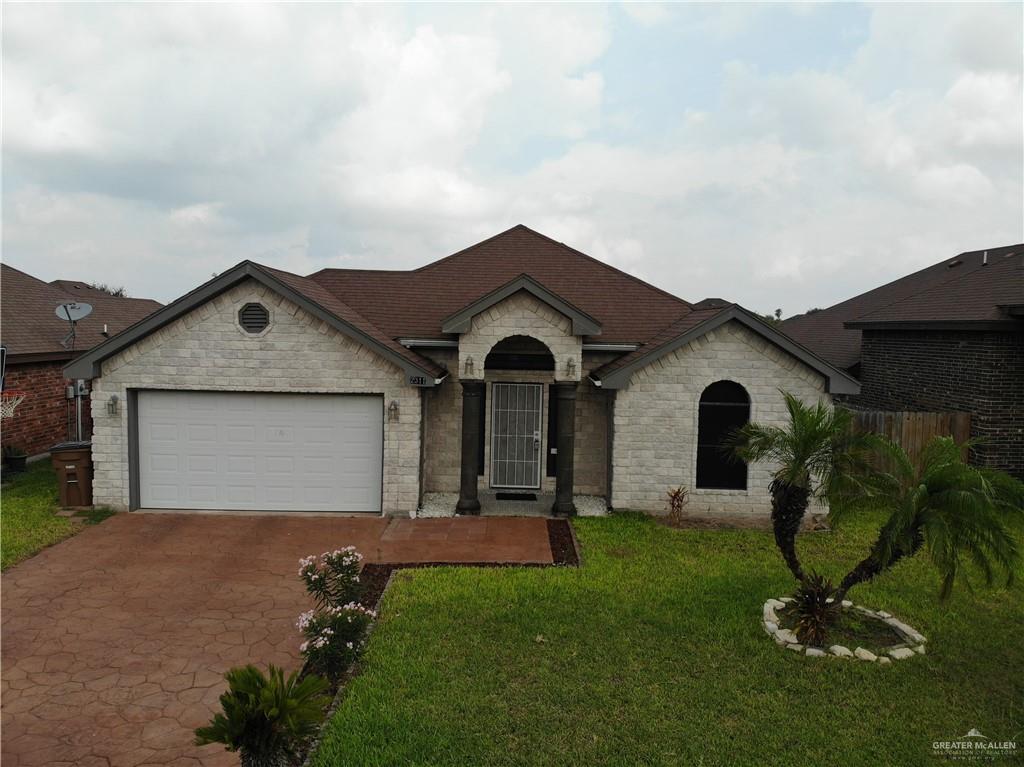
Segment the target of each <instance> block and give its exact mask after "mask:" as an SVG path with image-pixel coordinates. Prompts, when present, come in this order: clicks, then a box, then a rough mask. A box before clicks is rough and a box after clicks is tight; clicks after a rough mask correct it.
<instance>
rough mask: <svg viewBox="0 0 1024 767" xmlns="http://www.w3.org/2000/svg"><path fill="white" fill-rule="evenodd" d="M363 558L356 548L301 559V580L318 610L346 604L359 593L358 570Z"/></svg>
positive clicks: (348, 547) (326, 552) (350, 547)
mask: <svg viewBox="0 0 1024 767" xmlns="http://www.w3.org/2000/svg"><path fill="white" fill-rule="evenodd" d="M362 561H363V555H362V554H360V553H359V552H358V551H356V549H355V546H346V547H345V548H343V549H336V550H334V551H325V552H324V553H323V554H321V555H320V557H319V558H317V557H316V556H309V557H303V558H302V559H300V560H299V577H300V578H302V580H303V582H304V583H305V584H306V590H307V591H308V592H309V594H310V596H312V597H313V599H314V600H315V601H316V603H317V605H318V606H319V607H328V606H337V605H343V604H346V603H348V602H352V601H353V600H355V599H356V598H357V597H358V596H359V594H358V592H359V570H360V567H361V566H362Z"/></svg>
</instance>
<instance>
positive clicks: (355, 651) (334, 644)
mask: <svg viewBox="0 0 1024 767" xmlns="http://www.w3.org/2000/svg"><path fill="white" fill-rule="evenodd" d="M375 617H377V615H376V613H375V612H374V611H373V610H370V609H367V608H365V607H363V606H362V605H361V604H358V603H356V602H349V603H348V604H346V605H341V606H332V607H324V608H321V609H319V610H309V611H308V612H304V613H303V614H302V615H300V616H299V620H298V622H297V623H296V624H295V625H296V627H297V628H298V629H299V631H301V632H302V635H303V636H304V637H305V641H304V642H303V643H302V644H301V645H300V646H299V649H300V650H301V651H302V654H303V655H305V656H306V658H307V660H308V661H309V663H310V666H311V667H312V668H314V669H316V670H317V671H318V672H320V673H322V674H325V675H326V676H327V678H328V679H330V680H331V681H332V682H336V681H337V680H338V679H339V678H340V677H341V675H342V674H344V673H345V671H346V670H347V669H348V667H349V666H350V665H352V663H353V662H354V661H355V659H356V658H357V657H358V655H359V651H360V650H361V649H362V646H363V640H364V638H365V636H366V630H367V628H368V627H369V625H370V621H371V620H373V619H374V618H375Z"/></svg>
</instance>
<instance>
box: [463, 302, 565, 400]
mask: <svg viewBox="0 0 1024 767" xmlns="http://www.w3.org/2000/svg"><path fill="white" fill-rule="evenodd" d="M509 336H530V337H531V338H536V339H537V340H538V341H541V342H542V343H544V344H545V345H546V346H547V347H548V350H549V351H550V352H551V354H552V356H553V357H554V358H555V380H557V381H579V380H580V376H581V375H582V372H583V370H582V368H583V366H582V363H581V356H582V352H583V346H582V339H581V338H580V337H579V336H574V335H573V334H572V320H570V319H569V318H568V317H566V316H565V315H564V314H561V313H559V312H557V311H555V310H554V309H552V308H551V307H550V306H548V305H547V304H545V303H544V302H542V301H540V300H538V299H537V298H535V297H534V296H533V295H531V294H530V293H527V292H526V291H523V290H521V291H519V292H518V293H514V294H513V295H511V296H509V297H508V298H506V299H505V300H504V301H500V302H498V303H497V304H495V305H494V306H492V307H491V308H490V309H487V310H485V311H482V312H480V314H478V315H476V316H475V317H473V321H472V324H471V326H470V329H469V331H467V332H466V333H463V334H462V335H461V336H460V337H459V374H460V376H461V377H462V378H475V379H477V380H480V379H482V378H483V377H484V361H485V360H486V359H487V354H488V353H489V352H490V351H491V347H493V346H494V345H495V344H496V343H498V342H499V341H501V340H502V339H504V338H508V337H509ZM469 357H472V358H473V372H472V374H471V375H466V360H467V358H469ZM569 358H572V360H573V362H574V363H575V369H574V373H573V374H572V375H569V374H568V373H567V372H566V367H567V362H568V360H569Z"/></svg>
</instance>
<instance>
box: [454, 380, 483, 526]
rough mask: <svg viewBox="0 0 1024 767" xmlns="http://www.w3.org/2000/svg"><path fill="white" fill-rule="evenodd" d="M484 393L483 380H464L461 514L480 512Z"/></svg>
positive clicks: (460, 484) (459, 510)
mask: <svg viewBox="0 0 1024 767" xmlns="http://www.w3.org/2000/svg"><path fill="white" fill-rule="evenodd" d="M483 393H484V382H483V381H462V473H461V482H460V483H459V502H458V503H457V504H455V510H456V511H457V512H458V513H459V514H479V513H480V500H479V498H477V492H476V488H477V472H478V471H479V467H478V466H477V465H476V464H477V447H478V445H479V444H480V406H481V402H480V400H481V399H482V397H483Z"/></svg>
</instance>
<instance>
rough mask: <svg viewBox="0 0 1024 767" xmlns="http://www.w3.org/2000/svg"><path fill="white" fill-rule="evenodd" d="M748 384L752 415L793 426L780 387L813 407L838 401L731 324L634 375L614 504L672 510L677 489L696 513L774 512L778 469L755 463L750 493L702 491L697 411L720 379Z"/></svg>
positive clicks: (621, 431) (626, 393)
mask: <svg viewBox="0 0 1024 767" xmlns="http://www.w3.org/2000/svg"><path fill="white" fill-rule="evenodd" d="M721 380H729V381H735V382H736V383H739V384H741V385H742V386H743V387H744V388H745V389H746V390H747V393H748V394H749V395H750V400H751V406H750V418H751V420H752V421H758V422H760V423H766V424H777V425H779V426H782V425H785V424H786V423H787V415H786V408H785V402H784V400H783V398H782V395H781V394H780V393H779V389H783V390H785V391H788V392H791V393H792V394H795V395H796V396H798V397H800V398H801V399H803V400H805V401H807V402H816V401H818V400H825V401H831V400H830V398H829V395H828V394H827V393H826V392H825V380H824V378H823V377H822V375H821V374H820V373H817V372H816V371H814V370H812V369H811V368H809V367H807V366H806V365H804V364H803V363H802V362H800V361H798V360H797V359H795V358H794V357H791V356H790V355H788V354H787V353H786V352H783V351H782V350H781V349H779V348H778V347H776V346H774V345H772V344H770V343H768V342H766V341H764V340H763V339H762V338H761V337H760V336H758V335H756V334H754V333H753V332H751V331H750V330H748V329H747V328H745V327H744V326H743V325H741V324H739V323H737V322H729V323H727V324H725V325H723V326H721V327H719V328H717V329H715V330H714V331H712V332H710V333H708V334H707V335H705V336H703V337H701V338H699V339H696V340H695V341H693V342H691V343H689V344H687V345H686V346H684V347H682V348H680V349H677V350H676V351H674V352H672V353H670V354H667V355H665V356H664V357H662V358H661V359H659V360H656V361H655V362H653V363H651V364H650V365H648V366H647V367H645V368H643V369H641V370H638V371H637V372H636V373H634V374H633V377H632V379H631V380H630V384H629V386H628V387H627V388H625V389H620V390H619V391H618V394H617V396H616V401H615V419H614V423H615V436H614V441H613V452H614V455H613V471H612V484H613V487H612V504H613V506H614V507H615V508H616V509H634V510H637V511H647V512H653V513H665V511H666V509H665V493H666V491H667V490H668V489H669V488H670V487H676V486H678V485H685V486H686V487H688V488H690V502H689V504H688V505H687V507H686V512H687V513H689V514H711V515H728V514H768V513H770V512H771V503H770V499H769V496H768V484H769V482H770V481H771V471H772V467H771V466H770V465H768V464H764V463H759V464H752V465H751V466H750V468H749V474H748V477H747V489H746V490H699V489H697V488H696V466H697V406H698V403H699V401H700V395H701V392H703V391H704V389H705V388H706V387H707V386H708V385H709V384H712V383H714V382H715V381H721Z"/></svg>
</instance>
